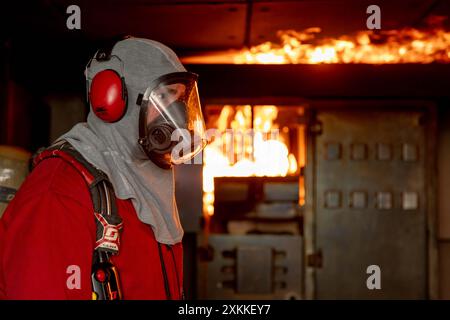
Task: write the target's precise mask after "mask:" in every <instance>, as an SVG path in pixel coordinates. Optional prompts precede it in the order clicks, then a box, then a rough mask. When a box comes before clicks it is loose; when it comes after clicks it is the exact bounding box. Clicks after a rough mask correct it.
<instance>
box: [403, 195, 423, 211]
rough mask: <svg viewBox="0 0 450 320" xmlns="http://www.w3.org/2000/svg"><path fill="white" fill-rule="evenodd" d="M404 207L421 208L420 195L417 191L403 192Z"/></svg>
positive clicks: (407, 208)
mask: <svg viewBox="0 0 450 320" xmlns="http://www.w3.org/2000/svg"><path fill="white" fill-rule="evenodd" d="M402 208H403V210H416V209H418V208H419V195H418V194H417V192H413V191H405V192H402Z"/></svg>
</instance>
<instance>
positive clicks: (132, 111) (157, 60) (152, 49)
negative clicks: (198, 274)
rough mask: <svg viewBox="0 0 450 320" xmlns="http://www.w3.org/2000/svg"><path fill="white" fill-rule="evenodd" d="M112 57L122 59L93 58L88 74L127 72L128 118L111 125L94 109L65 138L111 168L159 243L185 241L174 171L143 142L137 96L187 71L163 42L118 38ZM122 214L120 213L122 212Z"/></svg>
mask: <svg viewBox="0 0 450 320" xmlns="http://www.w3.org/2000/svg"><path fill="white" fill-rule="evenodd" d="M111 55H112V56H114V55H116V56H118V57H120V59H121V60H122V62H123V66H122V65H121V63H120V61H119V60H118V59H114V57H112V59H110V60H108V61H102V62H99V61H96V60H94V61H92V63H91V65H90V67H89V69H88V70H87V71H86V73H87V74H86V76H87V77H88V78H89V79H92V78H93V77H94V75H95V74H96V73H98V72H99V71H102V70H105V69H113V70H116V71H117V72H119V74H123V76H124V77H125V84H126V87H127V90H128V108H127V112H126V114H125V116H124V117H123V118H122V119H121V120H119V121H118V122H115V123H105V122H103V121H102V120H100V119H99V118H97V117H96V116H95V115H94V113H93V112H92V110H91V112H90V113H89V116H88V119H87V123H79V124H77V125H75V126H74V127H73V128H72V129H71V130H70V131H69V132H68V133H66V134H65V135H63V136H62V137H60V138H59V139H65V140H67V141H68V142H69V143H70V144H72V145H73V147H74V148H75V149H76V150H78V151H79V152H80V153H81V154H82V155H83V156H84V157H85V158H86V159H87V160H88V161H89V162H90V163H92V164H93V165H95V166H96V167H97V168H99V169H100V170H102V171H103V172H105V173H106V174H107V175H108V177H109V179H110V180H111V182H112V184H113V186H114V189H115V192H116V195H117V197H118V198H120V199H131V201H132V203H133V206H134V208H135V209H136V212H137V215H138V217H139V219H140V220H141V221H142V222H144V223H146V224H149V225H150V226H151V227H152V229H153V231H154V233H155V237H156V239H157V241H159V242H161V243H166V244H174V243H177V242H179V241H181V239H182V237H183V229H182V227H181V224H180V219H179V216H178V211H177V205H176V202H175V184H174V175H173V170H163V169H160V168H159V167H157V166H156V165H155V164H154V163H153V162H152V161H150V160H149V159H148V158H147V157H146V156H145V154H144V152H143V151H142V150H141V148H140V146H139V145H138V129H139V106H138V105H136V99H137V97H138V94H139V93H144V92H145V89H146V88H147V87H148V86H149V85H150V83H151V82H152V81H153V80H155V79H157V78H158V77H160V76H162V75H165V74H167V73H172V72H180V71H186V69H185V68H184V67H183V65H182V64H181V62H180V61H179V60H178V57H177V56H176V55H175V53H174V52H173V51H172V50H171V49H169V48H168V47H166V46H164V45H163V44H161V43H159V42H156V41H152V40H147V39H139V38H129V39H126V40H122V41H120V42H118V43H117V44H116V45H115V46H114V48H113V50H112V52H111ZM119 214H120V212H119Z"/></svg>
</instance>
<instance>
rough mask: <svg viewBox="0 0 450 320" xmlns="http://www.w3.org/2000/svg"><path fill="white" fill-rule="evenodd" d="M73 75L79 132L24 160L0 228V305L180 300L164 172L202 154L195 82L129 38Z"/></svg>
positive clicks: (171, 199)
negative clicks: (26, 166) (79, 87)
mask: <svg viewBox="0 0 450 320" xmlns="http://www.w3.org/2000/svg"><path fill="white" fill-rule="evenodd" d="M85 75H86V82H87V91H88V92H87V94H88V101H89V105H90V108H91V111H90V113H89V116H88V119H87V123H80V124H77V125H76V126H74V127H73V128H72V129H71V130H70V131H69V132H68V133H66V134H65V135H63V136H62V137H60V138H59V139H58V140H57V142H56V143H55V144H54V145H53V146H52V147H50V148H49V149H47V150H46V151H43V152H41V153H40V154H38V155H37V156H36V157H35V159H34V166H35V167H34V169H33V171H32V173H31V174H30V175H29V176H28V178H27V179H26V181H25V182H24V183H23V185H22V186H21V188H20V189H19V191H18V192H17V194H16V196H15V198H14V199H13V201H12V202H11V203H10V204H9V206H8V208H7V210H6V212H5V214H4V216H3V217H2V219H1V220H0V298H2V299H182V298H183V294H184V293H183V274H182V270H183V261H182V244H181V240H182V237H183V229H182V227H181V224H180V220H179V216H178V212H177V206H176V202H175V194H174V177H173V170H172V169H171V168H172V164H179V163H185V162H186V161H187V160H190V159H192V157H193V156H195V155H196V154H198V153H199V152H200V151H201V150H202V148H203V147H204V144H205V140H204V129H205V127H204V121H203V117H202V113H201V108H200V104H199V97H198V92H197V76H196V75H195V74H193V73H190V72H187V71H186V69H185V68H184V67H183V65H182V64H181V63H180V61H179V60H178V58H177V56H176V55H175V53H174V52H173V51H172V50H171V49H169V48H167V47H166V46H164V45H162V44H161V43H158V42H156V41H151V40H146V39H139V38H127V39H124V40H121V41H119V42H117V43H115V44H114V45H113V46H111V47H110V48H105V49H101V50H99V51H98V52H97V53H96V55H95V57H94V58H93V59H92V60H91V61H90V62H89V63H88V66H87V67H86V71H85ZM180 145H181V147H180Z"/></svg>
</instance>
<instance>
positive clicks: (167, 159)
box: [137, 72, 206, 169]
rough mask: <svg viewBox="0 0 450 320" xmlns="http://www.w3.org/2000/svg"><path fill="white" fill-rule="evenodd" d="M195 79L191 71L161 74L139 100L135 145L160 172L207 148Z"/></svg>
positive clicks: (186, 160)
mask: <svg viewBox="0 0 450 320" xmlns="http://www.w3.org/2000/svg"><path fill="white" fill-rule="evenodd" d="M197 77H198V76H197V75H196V74H194V73H190V72H175V73H170V74H167V75H164V76H162V77H160V78H158V79H156V80H155V81H154V82H152V84H151V85H150V86H149V87H148V88H147V89H146V91H145V93H144V94H140V95H139V97H138V100H137V104H138V105H140V113H139V140H138V142H139V144H140V145H141V147H142V149H143V151H144V152H145V154H146V155H147V156H148V157H149V158H150V160H152V161H153V162H154V163H155V164H156V165H157V166H159V167H160V168H162V169H170V168H171V167H172V165H174V164H181V163H187V162H188V161H189V160H191V159H192V158H193V157H195V155H197V154H198V153H199V152H200V151H201V150H202V149H203V148H204V147H205V145H206V138H205V137H206V136H205V123H204V120H203V116H202V112H201V107H200V100H199V96H198V89H197Z"/></svg>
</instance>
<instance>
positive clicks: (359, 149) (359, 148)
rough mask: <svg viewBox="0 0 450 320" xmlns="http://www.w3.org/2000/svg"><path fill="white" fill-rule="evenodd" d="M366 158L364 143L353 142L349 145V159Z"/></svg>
mask: <svg viewBox="0 0 450 320" xmlns="http://www.w3.org/2000/svg"><path fill="white" fill-rule="evenodd" d="M366 158H367V146H366V144H365V143H353V144H352V145H351V159H352V160H365V159H366Z"/></svg>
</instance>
